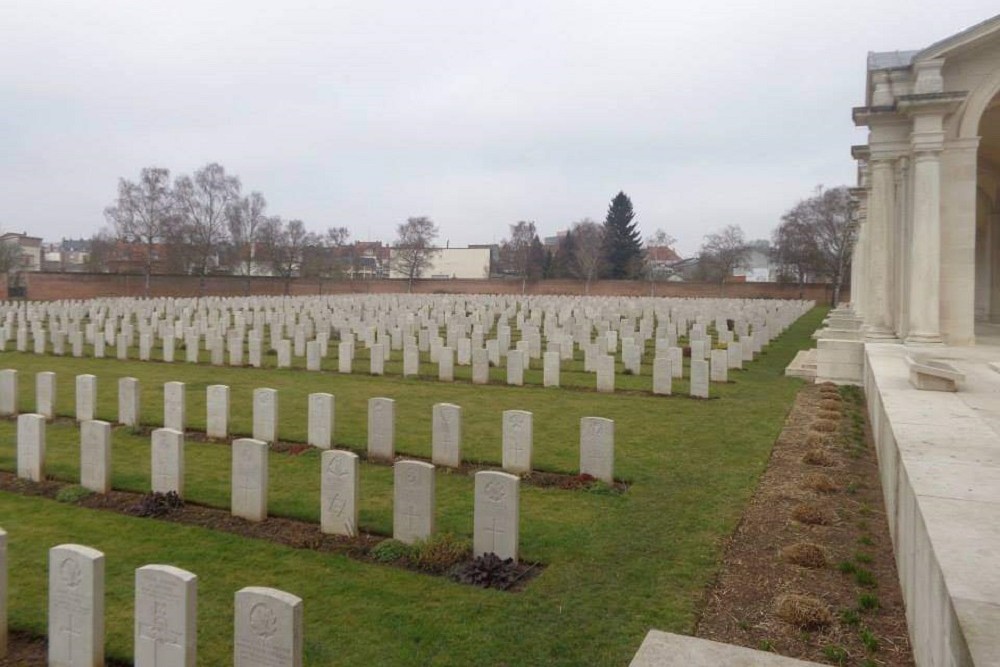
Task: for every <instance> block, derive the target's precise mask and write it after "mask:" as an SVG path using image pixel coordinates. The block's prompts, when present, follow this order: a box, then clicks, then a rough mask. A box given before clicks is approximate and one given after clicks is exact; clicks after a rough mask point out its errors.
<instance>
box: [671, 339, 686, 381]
mask: <svg viewBox="0 0 1000 667" xmlns="http://www.w3.org/2000/svg"><path fill="white" fill-rule="evenodd" d="M667 356H668V357H670V374H671V375H672V376H673V377H675V378H677V379H681V378H683V377H684V350H682V349H681V348H679V347H676V346H675V347H669V348H667Z"/></svg>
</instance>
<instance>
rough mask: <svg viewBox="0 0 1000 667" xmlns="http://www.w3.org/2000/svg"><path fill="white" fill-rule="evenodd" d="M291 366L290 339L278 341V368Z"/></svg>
mask: <svg viewBox="0 0 1000 667" xmlns="http://www.w3.org/2000/svg"><path fill="white" fill-rule="evenodd" d="M291 367H292V341H290V340H288V339H284V340H279V341H278V368H291Z"/></svg>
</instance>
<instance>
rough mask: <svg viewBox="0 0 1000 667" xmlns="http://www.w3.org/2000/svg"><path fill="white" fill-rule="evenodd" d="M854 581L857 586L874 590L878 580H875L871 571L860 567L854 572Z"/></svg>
mask: <svg viewBox="0 0 1000 667" xmlns="http://www.w3.org/2000/svg"><path fill="white" fill-rule="evenodd" d="M854 581H855V583H857V585H858V586H864V587H865V588H875V587H876V586H878V579H876V578H875V575H874V574H873V573H872V571H871V570H865V569H863V568H860V567H859V568H858V569H857V570H856V571H855V572H854Z"/></svg>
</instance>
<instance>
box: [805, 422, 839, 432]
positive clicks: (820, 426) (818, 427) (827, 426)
mask: <svg viewBox="0 0 1000 667" xmlns="http://www.w3.org/2000/svg"><path fill="white" fill-rule="evenodd" d="M810 428H812V430H814V431H816V432H817V433H833V432H834V431H836V430H837V422H835V421H833V420H832V419H817V420H816V421H814V422H813V423H812V426H811V427H810Z"/></svg>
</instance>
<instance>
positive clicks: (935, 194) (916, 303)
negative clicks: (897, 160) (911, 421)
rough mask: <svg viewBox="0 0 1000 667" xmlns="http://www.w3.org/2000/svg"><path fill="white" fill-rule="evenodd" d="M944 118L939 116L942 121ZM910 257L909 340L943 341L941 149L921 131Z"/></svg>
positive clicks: (914, 342)
mask: <svg viewBox="0 0 1000 667" xmlns="http://www.w3.org/2000/svg"><path fill="white" fill-rule="evenodd" d="M919 120H920V119H919V118H918V119H917V121H918V122H919ZM940 122H941V120H940V117H938V125H940ZM909 259H910V262H909V264H910V326H909V331H908V334H907V337H906V343H907V344H908V345H938V344H941V343H942V340H941V315H940V313H941V310H940V309H941V165H940V150H935V149H934V147H933V146H929V145H927V144H925V143H924V142H922V141H920V139H919V137H918V134H917V131H914V160H913V236H912V241H911V243H910V258H909Z"/></svg>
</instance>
